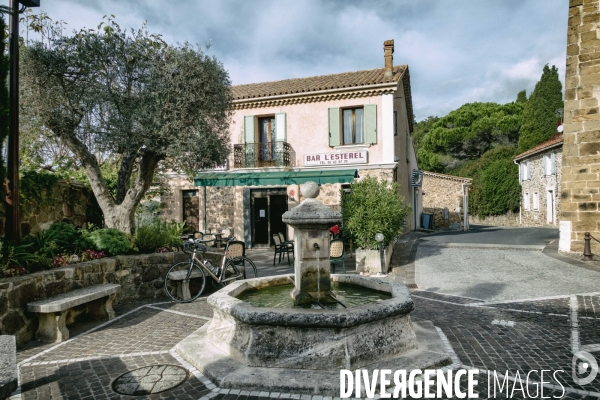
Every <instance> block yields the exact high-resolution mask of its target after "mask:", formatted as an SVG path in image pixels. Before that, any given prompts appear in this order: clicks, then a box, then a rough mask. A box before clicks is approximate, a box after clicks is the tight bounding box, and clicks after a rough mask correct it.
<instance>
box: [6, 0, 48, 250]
mask: <svg viewBox="0 0 600 400" xmlns="http://www.w3.org/2000/svg"><path fill="white" fill-rule="evenodd" d="M19 3H21V5H22V7H19ZM10 6H11V9H12V12H11V15H10V83H9V92H10V129H9V132H8V145H7V153H8V157H7V160H6V181H5V182H4V186H5V187H6V199H5V200H6V220H5V222H4V227H5V239H6V240H7V241H13V242H18V241H19V239H20V238H21V222H20V219H19V14H20V13H22V12H23V11H25V9H26V8H27V7H39V6H40V0H11V2H10Z"/></svg>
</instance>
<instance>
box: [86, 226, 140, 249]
mask: <svg viewBox="0 0 600 400" xmlns="http://www.w3.org/2000/svg"><path fill="white" fill-rule="evenodd" d="M85 238H86V239H87V240H89V241H90V243H92V244H93V247H94V249H95V250H96V251H104V252H106V253H108V254H110V255H113V256H116V255H119V254H126V253H128V252H129V250H131V241H130V240H129V237H128V236H127V235H126V234H125V233H123V232H121V231H120V230H118V229H115V228H107V229H98V230H95V231H92V232H86V233H85Z"/></svg>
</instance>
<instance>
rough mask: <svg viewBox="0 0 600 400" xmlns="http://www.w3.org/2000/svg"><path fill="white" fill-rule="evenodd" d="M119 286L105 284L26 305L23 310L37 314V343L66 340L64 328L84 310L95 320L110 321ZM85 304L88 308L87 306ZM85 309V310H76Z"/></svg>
mask: <svg viewBox="0 0 600 400" xmlns="http://www.w3.org/2000/svg"><path fill="white" fill-rule="evenodd" d="M120 288H121V285H115V284H105V285H95V286H89V287H86V288H83V289H78V290H74V291H72V292H68V293H64V294H61V295H58V296H55V297H52V298H49V299H45V300H40V301H36V302H33V303H28V304H27V310H28V311H31V312H35V313H37V314H38V317H39V320H40V324H39V327H38V330H37V332H36V334H35V338H36V339H37V340H39V341H41V342H55V343H59V342H62V341H63V340H67V339H68V338H69V330H68V329H67V325H68V324H70V323H72V322H74V321H75V317H76V316H77V315H78V314H80V313H82V312H83V311H85V310H87V311H88V313H90V314H91V315H92V316H93V317H95V318H98V319H109V320H110V319H113V318H114V317H115V312H114V311H113V308H112V304H113V302H114V300H115V298H116V295H117V291H118V290H119V289H120ZM88 303H89V304H88ZM83 305H85V307H83V309H82V307H80V306H83Z"/></svg>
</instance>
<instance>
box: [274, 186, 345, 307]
mask: <svg viewBox="0 0 600 400" xmlns="http://www.w3.org/2000/svg"><path fill="white" fill-rule="evenodd" d="M301 193H302V196H304V197H305V198H306V200H304V201H303V202H302V204H300V205H299V206H297V207H294V208H293V209H292V210H291V211H288V212H286V213H284V214H283V217H282V220H283V222H285V223H286V224H288V225H290V226H291V227H292V228H294V249H295V255H294V284H295V288H294V290H293V291H292V293H291V296H292V299H293V300H294V304H296V305H301V304H309V303H315V302H316V301H319V302H329V301H333V299H332V298H331V297H330V296H329V290H330V289H331V276H330V272H329V228H331V227H332V226H334V225H336V224H339V223H341V222H342V214H340V213H339V212H337V211H334V210H332V209H331V208H330V207H327V206H326V205H324V204H323V203H321V202H320V201H318V200H317V196H318V195H319V185H317V184H316V183H315V182H306V183H305V184H303V185H302V187H301Z"/></svg>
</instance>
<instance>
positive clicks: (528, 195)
mask: <svg viewBox="0 0 600 400" xmlns="http://www.w3.org/2000/svg"><path fill="white" fill-rule="evenodd" d="M562 147H563V135H562V133H561V132H557V133H556V134H555V135H554V136H552V137H551V138H550V139H548V140H546V141H545V142H543V143H540V144H538V145H537V146H535V147H533V148H531V149H529V150H527V151H526V152H524V153H521V154H519V155H518V156H516V157H515V159H514V160H515V164H517V165H519V182H520V183H521V208H520V212H519V224H520V225H524V226H544V225H552V226H554V225H557V224H558V221H559V213H558V210H559V209H560V200H561V199H560V195H559V193H561V175H562Z"/></svg>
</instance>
